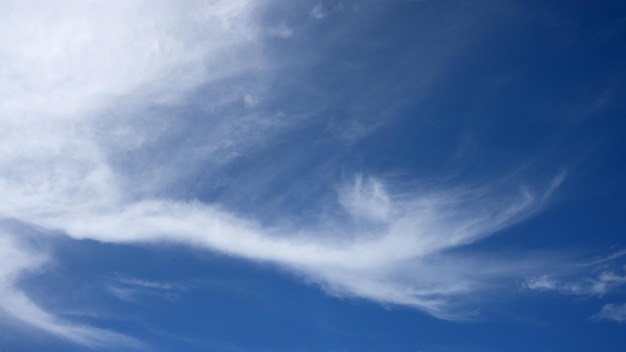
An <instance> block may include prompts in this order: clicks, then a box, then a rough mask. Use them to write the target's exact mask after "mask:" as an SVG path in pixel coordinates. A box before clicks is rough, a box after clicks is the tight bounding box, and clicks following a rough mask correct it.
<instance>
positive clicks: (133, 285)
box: [107, 276, 190, 303]
mask: <svg viewBox="0 0 626 352" xmlns="http://www.w3.org/2000/svg"><path fill="white" fill-rule="evenodd" d="M189 288H190V287H189V286H187V285H183V284H180V283H171V282H156V281H148V280H140V279H136V278H132V277H124V276H120V277H116V278H115V279H114V280H111V281H110V282H109V283H108V284H107V289H108V291H109V292H110V293H111V294H113V295H114V296H116V297H117V298H119V299H121V300H124V301H128V302H136V303H141V300H142V299H143V298H147V297H161V298H165V299H170V300H172V299H176V298H178V297H180V296H181V295H182V294H184V293H185V292H186V291H187V290H188V289H189Z"/></svg>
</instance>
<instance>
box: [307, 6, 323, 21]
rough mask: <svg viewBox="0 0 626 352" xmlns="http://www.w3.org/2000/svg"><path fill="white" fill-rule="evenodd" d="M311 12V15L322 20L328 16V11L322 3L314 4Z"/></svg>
mask: <svg viewBox="0 0 626 352" xmlns="http://www.w3.org/2000/svg"><path fill="white" fill-rule="evenodd" d="M309 14H310V15H311V17H313V18H315V19H318V20H321V19H322V18H324V17H326V11H324V8H323V7H322V4H316V5H315V6H313V8H312V9H311V12H309Z"/></svg>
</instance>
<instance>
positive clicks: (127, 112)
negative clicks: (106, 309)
mask: <svg viewBox="0 0 626 352" xmlns="http://www.w3.org/2000/svg"><path fill="white" fill-rule="evenodd" d="M64 4H65V5H67V9H66V10H65V11H58V10H56V9H57V6H58V4H54V5H52V4H50V3H49V2H43V1H42V2H37V1H24V2H16V3H12V4H10V6H8V5H6V4H5V5H0V12H2V13H3V14H5V15H4V16H3V17H4V19H3V21H2V22H0V56H1V57H2V58H3V59H2V60H3V61H2V66H3V71H2V73H1V74H0V96H2V98H1V99H2V104H0V116H2V118H1V119H0V170H1V171H0V194H2V197H3V199H2V202H0V216H2V217H5V218H13V219H17V220H19V221H22V222H24V223H27V224H30V225H34V226H38V227H40V228H41V229H42V231H57V232H60V233H64V234H67V235H68V236H71V237H72V238H75V239H92V240H97V241H102V242H108V243H126V244H145V243H163V242H170V243H183V244H185V245H188V246H194V247H200V248H205V249H210V250H214V251H219V252H222V253H226V254H229V255H232V256H237V257H240V258H245V259H248V260H255V261H265V262H272V263H275V264H278V265H281V266H282V267H285V268H288V269H289V270H292V271H293V272H295V273H297V274H298V275H300V276H304V277H305V278H306V279H308V280H310V281H313V282H316V283H318V284H319V285H321V286H323V287H324V288H325V289H326V290H327V291H328V292H331V293H333V294H337V295H342V296H350V297H360V298H366V299H371V300H374V301H377V302H381V303H386V304H399V305H407V306H411V307H415V308H418V309H422V310H424V311H426V312H428V313H430V314H432V315H435V316H438V317H441V318H449V319H454V318H459V317H462V316H463V309H464V303H465V302H466V300H465V299H467V297H470V296H472V295H473V294H476V293H479V292H482V291H483V290H486V289H487V288H488V287H492V286H493V282H494V281H498V280H499V279H501V278H505V277H510V276H511V275H518V274H519V272H520V267H521V266H522V265H521V264H519V263H512V262H509V261H505V260H502V261H501V262H499V263H498V265H485V260H494V261H495V260H496V259H476V258H472V257H467V256H463V255H461V254H459V253H453V252H454V251H455V250H456V251H459V252H460V251H461V250H462V249H463V248H464V247H465V246H468V245H470V244H472V243H475V242H477V241H480V240H481V239H483V238H485V237H488V236H491V235H494V234H495V233H497V232H498V231H499V230H502V229H504V228H506V227H508V226H511V225H513V224H515V223H517V222H519V221H521V220H523V219H525V218H526V217H528V216H530V215H532V214H534V213H536V212H537V211H539V210H540V209H541V208H542V207H543V205H544V203H545V201H546V200H547V197H548V196H549V195H550V194H551V193H552V192H553V191H554V189H555V188H556V187H558V185H559V184H560V183H561V182H562V181H563V179H564V177H565V174H560V175H558V176H557V177H555V178H554V179H553V180H551V181H550V182H548V185H547V186H537V187H535V188H525V187H519V186H518V184H517V183H516V182H510V183H507V184H506V185H502V184H501V183H498V182H494V183H492V184H490V185H466V186H459V185H453V186H449V185H448V186H446V185H441V186H439V188H438V189H431V188H428V189H423V188H409V187H395V186H394V185H393V184H392V183H391V182H388V181H386V180H384V179H382V178H376V177H370V176H357V177H355V178H354V179H353V180H350V181H348V182H346V183H345V184H341V185H337V184H334V183H333V184H328V185H326V187H327V188H329V189H333V188H334V189H337V190H338V194H337V198H336V200H335V199H334V200H332V201H329V203H330V204H329V208H330V209H334V211H333V212H332V213H331V214H329V216H327V217H326V218H324V220H322V221H320V222H319V223H317V224H313V225H307V226H299V225H298V223H297V221H296V224H295V225H293V226H289V227H288V228H287V227H281V226H273V225H267V226H266V225H263V224H261V222H259V221H255V220H251V219H249V218H247V217H245V216H242V215H240V214H237V213H235V212H234V211H229V210H228V209H225V207H223V206H222V205H221V204H218V203H211V202H202V201H200V200H195V201H189V200H185V199H188V198H189V197H181V196H178V195H172V192H171V188H172V184H175V181H172V180H173V179H174V180H176V179H177V178H178V177H181V174H182V173H186V172H189V173H192V171H189V170H195V168H200V167H201V166H202V165H205V164H206V163H208V164H210V166H215V168H218V167H219V166H220V165H221V164H220V162H222V163H225V162H227V161H228V160H230V159H229V158H230V157H231V156H232V155H236V154H237V153H242V152H245V151H246V150H248V149H253V148H255V147H256V146H258V145H262V144H263V141H265V139H267V138H269V137H268V135H270V134H271V133H270V132H268V131H270V130H271V128H269V127H267V128H266V126H271V125H273V122H272V121H269V122H268V121H260V122H259V121H258V119H257V118H256V116H255V115H248V113H247V112H244V111H243V110H246V111H249V110H254V109H252V108H253V107H255V106H256V104H258V103H259V98H257V96H258V95H256V94H255V93H254V88H255V87H254V84H250V82H249V81H248V80H245V79H242V78H241V76H243V75H245V74H246V73H251V72H257V73H258V72H259V71H263V69H264V59H263V54H262V53H263V50H261V49H262V39H261V38H262V37H263V36H262V34H263V33H267V30H264V29H261V28H258V23H257V21H256V15H257V14H256V9H257V7H256V6H257V5H255V4H254V2H252V1H247V0H235V1H233V0H229V1H213V2H210V3H203V2H196V1H182V2H180V1H164V2H159V3H154V2H152V1H145V2H142V1H138V2H131V3H129V2H126V1H117V2H116V1H111V2H106V3H102V4H97V5H95V4H91V3H73V2H72V3H64ZM311 16H313V17H315V18H323V17H324V16H325V12H324V11H323V8H322V6H321V5H318V6H316V7H314V8H313V10H312V11H311ZM8 73H10V74H8ZM261 76H262V75H261ZM233 82H235V83H233ZM250 85H252V87H250ZM199 87H202V89H203V90H207V91H212V89H213V90H215V91H220V92H222V91H226V93H220V94H216V96H212V95H211V96H210V97H207V98H206V100H207V101H206V102H204V103H205V105H204V108H205V109H206V110H211V111H217V112H219V114H213V115H209V116H210V118H214V120H211V121H210V123H206V124H204V125H202V126H204V127H205V128H206V129H202V130H201V131H200V132H198V131H197V129H198V128H197V127H198V124H197V123H195V122H196V121H197V119H199V118H198V117H197V116H191V117H184V118H183V117H179V116H178V115H177V117H176V118H173V117H168V114H169V112H171V109H173V108H174V107H177V106H179V105H181V104H183V103H185V102H186V100H185V99H186V94H187V93H189V92H191V91H193V90H194V89H196V88H199ZM225 87H228V88H231V89H224V88H225ZM251 91H252V92H251ZM242 101H243V104H242ZM231 105H236V106H238V107H241V105H245V106H247V107H248V108H249V109H240V110H237V109H234V108H233V109H231V110H229V109H228V108H232V106H231ZM227 107H228V108H227ZM233 111H235V112H233ZM222 113H223V114H222ZM163 116H165V117H163ZM181 126H182V127H181ZM206 126H209V127H206ZM193 133H196V134H193ZM181 135H182V137H181ZM190 135H191V136H193V137H190ZM163 155H166V157H163ZM216 160H217V161H216ZM204 167H205V168H207V167H206V165H205V166H204ZM209 169H210V168H209ZM275 223H279V221H276V222H275ZM0 241H2V242H0V244H2V245H1V246H0V251H3V252H2V253H3V255H2V256H0V257H2V258H3V264H6V265H3V266H0V280H1V282H2V286H1V287H0V289H1V290H2V295H0V307H2V309H3V310H4V311H5V312H7V313H8V315H10V316H12V317H13V318H14V319H15V320H19V321H22V322H24V323H27V324H30V325H31V326H33V327H37V328H40V329H43V330H45V331H48V332H50V333H53V334H55V335H58V336H63V337H66V338H68V339H70V340H72V341H75V342H78V343H81V344H84V345H86V346H90V347H98V346H101V345H106V344H108V343H109V342H111V343H113V342H116V341H123V342H125V343H129V344H132V343H133V341H132V339H128V338H126V337H124V336H121V335H117V334H115V333H112V332H108V331H105V330H102V329H97V328H92V327H86V326H82V325H80V326H79V325H76V324H72V323H69V322H66V321H63V320H61V319H59V318H58V317H56V316H54V314H53V313H52V312H46V311H44V310H43V309H42V308H41V307H39V306H37V305H36V304H35V303H34V302H32V301H31V300H30V299H28V297H27V296H26V295H25V294H24V292H22V291H21V290H20V289H19V287H18V286H16V285H15V279H16V278H17V277H19V276H20V275H23V274H25V273H27V272H28V271H29V270H31V269H32V268H37V267H39V266H40V265H42V263H43V262H45V260H46V258H45V257H41V258H40V257H39V256H32V253H31V252H30V251H28V250H27V249H26V248H23V247H21V246H18V245H16V244H15V243H16V242H13V240H12V239H11V237H10V236H8V235H4V234H0ZM5 258H12V259H9V260H5ZM606 280H613V281H611V282H616V281H615V280H614V279H606ZM606 280H605V281H606ZM111 287H113V290H112V293H114V294H117V295H118V297H121V298H125V299H135V298H136V297H137V295H138V294H141V293H142V292H160V293H163V292H170V291H172V290H173V288H172V287H169V286H167V285H165V284H162V283H155V282H150V281H142V280H133V279H129V278H126V279H122V280H118V281H117V282H115V283H112V286H111Z"/></svg>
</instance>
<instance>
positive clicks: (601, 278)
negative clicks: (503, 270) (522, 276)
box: [524, 257, 626, 297]
mask: <svg viewBox="0 0 626 352" xmlns="http://www.w3.org/2000/svg"><path fill="white" fill-rule="evenodd" d="M616 258H617V257H616ZM624 284H626V272H625V273H623V274H620V273H619V272H618V273H616V272H614V271H610V270H603V271H601V272H600V273H598V274H594V275H591V276H586V277H583V278H578V279H575V280H569V281H568V280H557V279H554V278H550V277H549V276H547V275H543V276H539V277H532V278H528V279H526V281H525V282H524V287H526V288H528V289H531V290H539V291H555V292H559V293H562V294H568V295H577V296H595V297H602V296H604V295H606V294H607V293H609V292H611V291H613V290H615V289H617V288H619V287H621V286H623V285H624Z"/></svg>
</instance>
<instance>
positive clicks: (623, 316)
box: [593, 303, 626, 324]
mask: <svg viewBox="0 0 626 352" xmlns="http://www.w3.org/2000/svg"><path fill="white" fill-rule="evenodd" d="M593 318H595V319H602V320H611V321H614V322H617V323H620V324H621V323H624V322H626V303H623V304H607V305H605V306H604V307H602V309H601V310H600V311H599V312H598V314H596V315H594V316H593Z"/></svg>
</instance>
